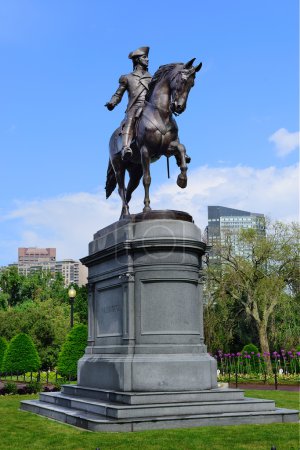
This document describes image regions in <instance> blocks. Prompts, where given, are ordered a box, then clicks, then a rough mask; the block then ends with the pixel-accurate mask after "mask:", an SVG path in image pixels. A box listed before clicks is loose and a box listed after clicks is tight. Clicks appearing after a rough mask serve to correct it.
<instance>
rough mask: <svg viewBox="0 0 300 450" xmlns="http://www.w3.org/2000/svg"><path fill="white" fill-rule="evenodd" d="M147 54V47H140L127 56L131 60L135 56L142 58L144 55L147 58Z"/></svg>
mask: <svg viewBox="0 0 300 450" xmlns="http://www.w3.org/2000/svg"><path fill="white" fill-rule="evenodd" d="M148 53H149V47H140V48H138V49H137V50H134V51H133V52H130V53H129V55H128V58H129V59H133V58H135V57H136V56H142V55H146V56H148Z"/></svg>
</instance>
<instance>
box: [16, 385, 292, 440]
mask: <svg viewBox="0 0 300 450" xmlns="http://www.w3.org/2000/svg"><path fill="white" fill-rule="evenodd" d="M21 409H22V410H24V411H30V412H33V413H35V414H39V415H42V416H45V417H48V418H51V419H55V420H58V421H60V422H64V423H67V424H69V425H74V426H77V427H80V428H84V429H86V430H89V431H118V432H120V431H143V430H156V429H164V428H190V427H200V426H210V425H240V424H257V423H263V424H268V423H276V422H279V423H282V422H297V421H298V411H293V410H287V409H279V408H275V405H274V402H273V401H272V400H261V399H252V398H244V393H243V391H241V390H239V389H226V388H225V389H224V388H222V389H209V390H205V391H183V392H180V391H176V392H151V393H150V392H116V391H105V390H100V389H92V388H85V387H80V386H72V385H65V386H63V387H62V392H54V393H41V394H40V399H39V400H27V401H23V402H22V403H21Z"/></svg>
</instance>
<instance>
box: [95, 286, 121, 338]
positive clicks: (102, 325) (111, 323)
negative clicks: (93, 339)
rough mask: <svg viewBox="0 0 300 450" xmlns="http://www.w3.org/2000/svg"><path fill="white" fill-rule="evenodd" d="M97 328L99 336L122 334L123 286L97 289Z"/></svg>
mask: <svg viewBox="0 0 300 450" xmlns="http://www.w3.org/2000/svg"><path fill="white" fill-rule="evenodd" d="M96 330H97V337H108V336H122V334H123V289H122V287H121V286H116V287H110V288H106V289H103V290H99V289H98V290H97V294H96Z"/></svg>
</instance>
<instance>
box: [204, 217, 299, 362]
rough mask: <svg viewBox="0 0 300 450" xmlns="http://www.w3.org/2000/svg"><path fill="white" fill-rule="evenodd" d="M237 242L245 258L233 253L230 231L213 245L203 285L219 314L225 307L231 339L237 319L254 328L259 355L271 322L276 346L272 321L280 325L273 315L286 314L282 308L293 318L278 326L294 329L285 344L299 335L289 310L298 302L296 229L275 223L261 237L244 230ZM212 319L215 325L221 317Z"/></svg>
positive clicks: (269, 335) (265, 345)
mask: <svg viewBox="0 0 300 450" xmlns="http://www.w3.org/2000/svg"><path fill="white" fill-rule="evenodd" d="M235 238H236V236H235ZM238 239H239V244H240V245H242V246H244V247H247V248H248V250H249V252H248V255H247V256H240V255H238V254H237V253H236V251H235V245H234V239H233V236H232V235H231V234H230V233H228V235H227V236H226V239H225V241H224V242H222V245H220V246H218V247H217V246H216V247H214V253H215V254H216V255H217V257H218V261H219V263H218V264H210V265H209V267H208V269H207V281H206V282H207V283H208V285H209V289H210V296H211V297H212V299H213V300H212V301H211V303H213V304H215V305H217V308H219V309H221V310H222V311H223V312H224V311H226V305H227V308H228V311H229V312H226V313H225V315H224V319H225V321H226V328H227V330H228V332H229V333H230V334H231V335H234V330H233V328H235V330H236V329H237V327H238V324H239V317H243V316H244V318H246V319H247V320H248V321H249V323H252V324H253V325H254V326H255V328H256V332H257V337H258V344H259V347H260V349H261V351H262V352H266V353H269V352H270V342H272V324H273V335H274V333H275V335H276V340H277V343H279V341H280V339H279V334H278V332H277V333H276V330H274V320H275V319H276V318H277V320H279V322H280V317H278V315H279V314H280V311H281V312H282V311H284V310H286V307H287V305H289V314H288V313H286V314H285V316H286V319H287V318H288V317H290V318H291V316H292V317H293V319H294V320H293V322H292V323H291V321H290V322H288V323H282V326H283V327H285V329H286V330H287V329H289V327H291V328H293V330H292V329H290V330H289V333H288V335H289V338H290V342H292V341H293V337H295V336H296V334H299V316H298V318H297V317H296V311H295V309H294V308H293V305H295V302H297V301H298V300H299V278H298V267H299V266H298V263H299V226H298V225H297V224H288V225H287V224H283V223H280V222H276V223H274V224H273V225H270V226H269V228H268V233H267V234H266V235H265V236H262V235H261V234H259V233H258V232H257V231H256V230H254V229H243V230H241V231H240V233H239V236H238ZM215 311H216V308H215ZM216 312H217V313H218V311H216ZM216 315H217V316H218V319H214V320H217V321H220V320H221V317H220V315H219V314H216ZM228 315H229V316H230V317H232V315H233V316H234V320H233V322H234V323H232V322H231V321H229V322H228V320H227V317H228ZM277 323H278V322H277ZM232 327H233V328H232ZM296 330H297V331H298V333H297V332H296ZM292 336H293V337H292ZM281 337H282V338H283V337H284V333H282V334H281ZM248 342H250V341H249V339H248ZM252 342H253V341H252ZM254 343H256V342H254ZM283 343H284V342H281V345H283ZM294 345H295V341H294Z"/></svg>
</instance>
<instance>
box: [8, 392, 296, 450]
mask: <svg viewBox="0 0 300 450" xmlns="http://www.w3.org/2000/svg"><path fill="white" fill-rule="evenodd" d="M246 395H247V396H248V397H257V398H258V397H260V398H269V399H274V400H275V401H276V404H277V406H281V407H285V408H291V409H297V408H298V407H299V401H298V393H297V392H285V391H247V393H246ZM36 397H37V396H36V395H34V396H29V395H27V396H17V395H16V396H1V397H0V430H1V439H0V449H1V450H26V449H41V450H42V449H43V450H48V449H51V450H55V449H57V450H69V449H70V450H95V449H96V448H97V447H98V448H100V449H101V450H108V449H124V450H125V449H126V450H135V449H138V450H144V449H145V450H147V449H151V450H192V449H195V450H196V449H197V450H201V449H203V450H204V449H210V450H227V449H230V450H244V449H255V450H270V449H271V447H272V445H273V446H275V447H276V449H277V450H283V449H284V450H297V449H298V448H299V439H298V432H299V424H297V423H286V424H271V425H240V426H230V427H229V426H224V427H213V426H212V427H199V428H190V429H177V430H163V431H161V430H159V431H145V432H139V433H91V432H88V431H83V430H79V429H76V428H74V427H71V426H68V425H64V424H61V423H59V422H55V421H52V420H49V419H46V418H44V417H40V416H36V415H34V414H30V413H26V412H22V411H19V410H18V408H19V405H20V401H21V400H25V398H26V399H28V398H36Z"/></svg>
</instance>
